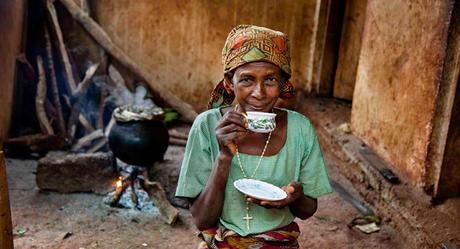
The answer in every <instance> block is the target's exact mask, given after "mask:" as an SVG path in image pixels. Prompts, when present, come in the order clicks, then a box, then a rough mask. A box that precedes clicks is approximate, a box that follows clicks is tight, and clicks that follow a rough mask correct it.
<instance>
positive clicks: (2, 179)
mask: <svg viewBox="0 0 460 249" xmlns="http://www.w3.org/2000/svg"><path fill="white" fill-rule="evenodd" d="M12 226H13V225H12V223H11V210H10V200H9V197H8V181H7V179H6V165H5V156H4V154H3V151H0V248H2V249H13V232H12Z"/></svg>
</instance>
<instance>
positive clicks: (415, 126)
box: [351, 0, 453, 185]
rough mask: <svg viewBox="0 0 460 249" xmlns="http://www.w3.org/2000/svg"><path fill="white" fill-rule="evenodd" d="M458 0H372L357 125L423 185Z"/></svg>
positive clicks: (357, 131) (360, 70)
mask: <svg viewBox="0 0 460 249" xmlns="http://www.w3.org/2000/svg"><path fill="white" fill-rule="evenodd" d="M452 5H453V1H417V2H415V1H398V0H388V1H378V0H369V1H368V7H367V13H366V20H365V26H364V33H363V40H362V48H361V54H360V61H359V66H358V72H357V76H356V88H355V92H354V96H353V107H352V117H351V123H352V129H353V131H354V133H355V134H357V135H358V136H359V137H361V138H362V139H363V140H364V141H365V142H366V143H367V144H368V145H369V146H371V147H372V148H373V149H374V150H375V151H376V152H377V153H378V154H379V155H380V156H381V157H382V158H384V159H385V160H387V161H388V162H390V163H391V164H392V165H394V166H395V168H396V171H399V172H400V173H401V174H402V175H403V176H405V177H404V178H408V180H409V181H411V182H413V183H415V184H418V185H423V178H424V175H425V169H426V168H425V163H426V158H427V147H428V144H429V138H430V134H431V132H432V118H433V115H434V108H435V100H436V95H437V89H438V87H439V82H440V77H441V72H442V65H443V60H444V57H445V50H446V40H447V30H448V24H449V18H450V13H451V10H452Z"/></svg>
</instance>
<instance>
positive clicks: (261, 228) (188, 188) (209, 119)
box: [176, 108, 332, 236]
mask: <svg viewBox="0 0 460 249" xmlns="http://www.w3.org/2000/svg"><path fill="white" fill-rule="evenodd" d="M283 110H285V109H283ZM285 111H286V112H287V113H288V115H287V121H288V128H287V138H286V142H285V144H284V146H283V147H282V148H281V150H280V151H279V152H278V153H277V154H276V155H272V156H266V157H264V158H263V159H262V162H261V165H260V167H259V169H258V171H257V173H256V175H255V177H254V179H257V180H261V181H265V182H269V183H271V184H274V185H276V186H279V187H281V186H285V185H288V184H289V183H290V182H291V181H299V182H301V183H302V184H303V190H304V193H305V195H307V196H310V197H313V198H317V197H319V196H321V195H324V194H327V193H330V192H332V190H331V186H330V184H329V179H328V176H327V172H326V167H325V165H324V160H323V156H322V153H321V149H320V146H319V143H318V138H317V136H316V133H315V131H314V128H313V127H312V125H311V123H310V121H309V120H308V119H307V118H306V117H305V116H303V115H302V114H300V113H297V112H295V111H291V110H285ZM221 117H222V115H221V113H220V109H219V108H216V109H211V110H208V111H206V112H203V113H201V114H200V115H198V117H197V118H196V120H195V122H194V123H193V125H192V128H191V130H190V135H189V138H188V142H187V146H186V150H185V155H184V160H183V162H182V168H181V172H180V175H179V181H178V184H177V190H176V196H178V197H189V198H195V197H197V196H198V195H199V194H200V192H201V191H202V189H203V188H204V187H205V186H206V183H207V181H208V177H209V175H210V173H211V169H212V167H213V165H214V161H215V159H216V158H217V153H218V151H219V145H218V142H217V138H216V134H215V127H216V125H217V122H218V121H219V120H220V119H221ZM240 158H241V163H242V165H243V166H244V169H245V171H246V172H249V174H252V172H253V171H254V169H255V167H256V165H257V161H258V160H259V156H255V155H248V154H243V153H240ZM242 178H244V176H243V174H242V173H241V170H240V168H239V166H238V161H237V159H236V157H234V158H233V159H232V165H231V169H230V174H229V177H228V181H227V186H226V189H225V198H224V206H223V210H222V214H221V217H220V223H221V225H223V226H224V227H226V228H228V229H231V230H233V231H235V232H237V233H238V234H239V235H241V236H246V235H248V234H258V233H262V232H266V231H270V230H273V229H276V228H279V227H283V226H285V225H288V224H289V223H291V222H292V221H293V220H294V218H295V217H294V215H293V214H292V213H291V211H290V210H289V208H288V207H285V208H283V209H276V208H272V209H267V208H264V207H261V206H259V205H255V204H250V216H252V217H253V219H252V220H251V225H250V229H249V230H248V229H247V227H246V221H245V220H244V219H243V217H244V216H245V215H246V201H245V198H244V195H243V194H241V193H240V192H238V190H236V189H235V187H234V186H233V182H234V181H236V180H238V179H242Z"/></svg>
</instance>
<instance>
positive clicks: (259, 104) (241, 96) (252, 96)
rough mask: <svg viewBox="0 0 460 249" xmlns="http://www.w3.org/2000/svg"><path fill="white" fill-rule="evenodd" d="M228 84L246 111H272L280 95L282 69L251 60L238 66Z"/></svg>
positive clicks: (228, 87)
mask: <svg viewBox="0 0 460 249" xmlns="http://www.w3.org/2000/svg"><path fill="white" fill-rule="evenodd" d="M228 80H230V81H231V82H228ZM226 84H227V86H226V87H227V89H228V90H232V91H233V92H234V93H235V99H236V101H237V103H238V104H239V105H240V106H241V108H242V109H243V110H244V111H245V112H246V111H259V112H271V111H272V108H273V107H274V106H275V103H276V101H277V100H278V97H279V95H280V84H281V70H280V68H279V67H278V66H275V65H273V64H271V63H268V62H250V63H248V64H245V65H242V66H240V67H238V68H237V69H236V70H235V73H234V74H233V77H232V78H231V79H226Z"/></svg>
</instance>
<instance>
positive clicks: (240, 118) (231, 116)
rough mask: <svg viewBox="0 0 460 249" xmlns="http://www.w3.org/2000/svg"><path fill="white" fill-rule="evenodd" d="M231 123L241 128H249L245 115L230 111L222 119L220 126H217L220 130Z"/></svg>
mask: <svg viewBox="0 0 460 249" xmlns="http://www.w3.org/2000/svg"><path fill="white" fill-rule="evenodd" d="M230 123H233V124H236V125H238V126H241V127H242V128H246V126H247V122H246V117H245V116H244V115H243V114H241V113H238V112H234V111H229V112H227V113H226V114H225V115H224V116H223V117H222V119H221V121H220V122H219V124H217V127H216V128H217V129H218V128H220V127H225V126H227V125H228V124H230Z"/></svg>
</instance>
